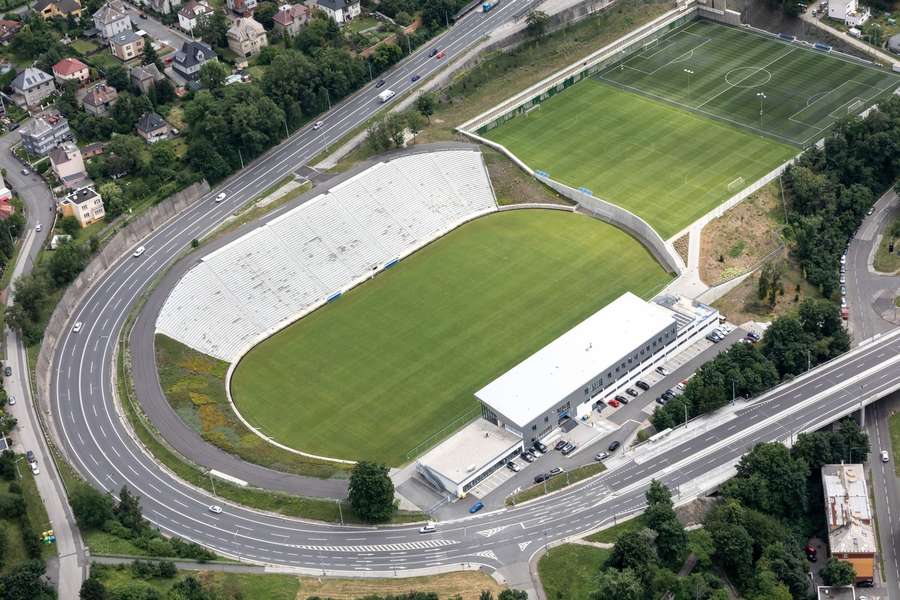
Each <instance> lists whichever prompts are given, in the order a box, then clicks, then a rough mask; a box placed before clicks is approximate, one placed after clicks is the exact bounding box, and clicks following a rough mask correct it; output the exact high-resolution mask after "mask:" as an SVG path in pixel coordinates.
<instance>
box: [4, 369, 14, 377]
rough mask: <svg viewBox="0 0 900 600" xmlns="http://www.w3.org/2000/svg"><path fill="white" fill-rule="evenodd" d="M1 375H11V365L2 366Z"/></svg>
mask: <svg viewBox="0 0 900 600" xmlns="http://www.w3.org/2000/svg"><path fill="white" fill-rule="evenodd" d="M3 376H4V377H12V367H3Z"/></svg>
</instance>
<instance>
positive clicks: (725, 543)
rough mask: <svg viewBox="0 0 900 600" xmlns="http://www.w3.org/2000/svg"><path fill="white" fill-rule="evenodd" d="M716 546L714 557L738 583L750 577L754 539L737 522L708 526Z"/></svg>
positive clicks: (740, 583) (742, 582) (744, 581)
mask: <svg viewBox="0 0 900 600" xmlns="http://www.w3.org/2000/svg"><path fill="white" fill-rule="evenodd" d="M708 529H709V530H710V531H709V533H710V536H711V537H712V540H713V544H714V546H715V548H716V550H715V553H714V555H713V556H714V558H715V560H716V562H718V563H719V564H720V565H722V567H723V568H724V569H725V571H726V572H727V573H728V574H729V575H730V576H731V577H733V578H734V579H735V580H736V582H737V584H738V585H743V584H744V583H746V581H747V580H748V579H749V577H750V574H751V570H752V566H753V539H752V538H751V537H750V534H749V533H747V530H746V529H744V528H743V527H742V526H741V525H738V524H736V523H727V522H720V523H714V524H710V525H709V526H708Z"/></svg>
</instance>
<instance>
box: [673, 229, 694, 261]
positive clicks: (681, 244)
mask: <svg viewBox="0 0 900 600" xmlns="http://www.w3.org/2000/svg"><path fill="white" fill-rule="evenodd" d="M690 241H691V234H690V233H686V234H684V235H683V236H681V237H680V238H678V239H677V240H675V241H674V242H672V245H673V246H675V252H677V253H678V256H680V257H681V260H683V261H684V264H685V265H687V264H688V249H689V248H690Z"/></svg>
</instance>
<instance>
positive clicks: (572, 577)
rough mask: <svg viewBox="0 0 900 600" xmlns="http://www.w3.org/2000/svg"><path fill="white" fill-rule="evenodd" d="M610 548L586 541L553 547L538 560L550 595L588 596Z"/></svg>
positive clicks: (578, 599)
mask: <svg viewBox="0 0 900 600" xmlns="http://www.w3.org/2000/svg"><path fill="white" fill-rule="evenodd" d="M609 554H610V551H609V550H606V549H604V548H595V547H593V546H585V545H582V544H564V545H562V546H557V547H556V548H551V549H550V551H549V552H547V553H546V554H544V556H542V557H541V560H540V561H539V562H538V575H539V576H540V578H541V584H542V585H543V586H544V593H545V595H546V597H547V598H550V599H552V600H556V599H557V598H565V600H588V598H589V596H590V593H591V592H592V591H593V590H594V585H593V582H594V578H595V577H596V576H597V573H598V572H599V571H600V568H601V567H602V565H603V563H604V562H606V559H607V558H609Z"/></svg>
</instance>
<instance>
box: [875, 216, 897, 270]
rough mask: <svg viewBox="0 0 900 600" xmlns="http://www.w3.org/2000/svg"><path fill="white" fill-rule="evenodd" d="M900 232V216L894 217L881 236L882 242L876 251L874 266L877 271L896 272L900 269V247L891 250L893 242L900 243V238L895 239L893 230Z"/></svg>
mask: <svg viewBox="0 0 900 600" xmlns="http://www.w3.org/2000/svg"><path fill="white" fill-rule="evenodd" d="M895 231H897V232H900V217H898V218H897V219H894V221H893V222H891V223H889V224H888V226H887V227H885V228H884V231H883V232H882V236H881V243H880V244H878V249H877V250H876V251H875V261H874V264H873V266H874V267H875V270H876V271H881V272H882V273H896V272H897V271H898V270H900V249H897V248H895V250H894V252H893V253H891V252H889V249H890V245H891V242H892V241H893V242H894V244H895V245H896V244H900V239H895V238H894V234H893V232H895Z"/></svg>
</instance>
